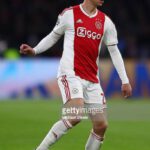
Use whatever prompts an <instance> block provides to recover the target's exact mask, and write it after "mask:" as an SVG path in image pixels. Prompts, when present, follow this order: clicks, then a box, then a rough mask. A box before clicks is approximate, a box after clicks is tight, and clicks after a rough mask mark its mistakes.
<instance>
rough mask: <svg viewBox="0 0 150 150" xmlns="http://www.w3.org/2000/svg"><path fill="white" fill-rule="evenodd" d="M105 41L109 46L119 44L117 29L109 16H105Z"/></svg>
mask: <svg viewBox="0 0 150 150" xmlns="http://www.w3.org/2000/svg"><path fill="white" fill-rule="evenodd" d="M103 41H104V43H105V44H106V45H107V46H110V45H115V44H118V38H117V31H116V27H115V25H114V23H113V22H112V21H111V19H110V18H109V17H107V16H105V24H104V38H103Z"/></svg>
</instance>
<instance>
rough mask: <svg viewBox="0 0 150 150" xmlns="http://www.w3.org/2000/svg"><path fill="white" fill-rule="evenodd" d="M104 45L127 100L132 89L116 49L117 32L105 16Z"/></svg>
mask: <svg viewBox="0 0 150 150" xmlns="http://www.w3.org/2000/svg"><path fill="white" fill-rule="evenodd" d="M104 43H105V44H106V45H107V48H108V51H109V53H110V56H111V59H112V62H113V64H114V66H115V68H116V70H117V72H118V74H119V77H120V79H121V81H122V87H121V90H122V94H123V96H124V97H125V98H127V97H129V96H131V95H132V88H131V85H130V83H129V79H128V77H127V74H126V70H125V66H124V62H123V58H122V56H121V54H120V51H119V49H118V47H117V44H118V39H117V31H116V28H115V25H114V24H113V22H112V21H111V20H110V18H108V17H107V16H106V20H105V28H104Z"/></svg>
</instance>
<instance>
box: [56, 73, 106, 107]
mask: <svg viewBox="0 0 150 150" xmlns="http://www.w3.org/2000/svg"><path fill="white" fill-rule="evenodd" d="M58 85H59V88H60V91H61V94H62V98H63V103H64V104H65V103H66V102H67V101H68V100H70V99H75V98H82V99H84V103H87V104H101V105H103V106H105V105H106V99H105V96H104V92H103V90H102V88H101V86H100V84H99V83H92V82H90V81H87V80H84V79H81V78H80V77H78V76H66V75H64V76H61V77H59V78H58Z"/></svg>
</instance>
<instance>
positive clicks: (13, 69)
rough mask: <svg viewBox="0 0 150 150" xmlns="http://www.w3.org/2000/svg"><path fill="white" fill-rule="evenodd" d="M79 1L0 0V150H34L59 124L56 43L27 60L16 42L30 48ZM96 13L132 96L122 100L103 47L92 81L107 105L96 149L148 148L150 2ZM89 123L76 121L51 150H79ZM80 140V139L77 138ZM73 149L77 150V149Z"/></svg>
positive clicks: (113, 1)
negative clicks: (111, 32) (111, 26)
mask: <svg viewBox="0 0 150 150" xmlns="http://www.w3.org/2000/svg"><path fill="white" fill-rule="evenodd" d="M80 2H82V0H0V150H10V149H11V150H31V149H35V148H36V147H37V145H38V144H39V143H40V142H41V140H42V139H43V137H44V136H45V135H46V133H47V131H48V130H49V128H50V126H52V125H53V124H54V123H55V122H56V121H57V120H58V119H60V117H61V107H62V101H61V95H60V91H59V88H58V85H57V79H56V75H57V69H58V65H59V61H60V57H61V55H62V44H63V38H62V39H61V40H60V41H59V42H58V43H57V44H56V45H55V46H53V47H52V48H51V49H50V50H48V51H46V52H44V53H42V54H40V55H37V56H35V57H29V56H24V55H20V54H19V47H20V45H21V44H22V43H28V44H30V45H31V46H33V47H34V46H35V45H36V44H37V43H38V42H39V41H40V40H41V39H42V38H43V37H45V36H46V35H47V34H48V33H50V32H51V30H52V29H53V27H54V26H55V24H56V21H57V16H58V15H59V13H61V12H62V10H63V9H64V8H66V7H69V6H72V5H76V4H79V3H80ZM100 10H102V11H104V12H105V13H106V14H107V15H108V16H110V18H111V19H112V20H113V22H114V23H115V25H116V28H117V31H118V39H119V44H118V46H119V49H120V51H121V54H122V56H123V58H124V61H125V66H126V69H127V73H128V76H129V78H130V82H131V84H132V87H133V96H132V97H131V98H130V99H129V100H124V99H123V98H122V96H121V92H120V90H121V82H120V79H119V77H118V74H117V72H116V70H115V68H114V66H113V65H112V62H111V59H110V56H109V53H108V50H107V48H106V47H105V46H104V45H103V46H102V50H101V54H100V79H101V84H102V87H103V90H104V92H105V95H106V97H107V100H108V103H107V104H108V108H109V109H108V117H109V128H108V130H107V133H106V139H105V142H104V145H103V147H102V148H103V150H108V149H111V150H120V149H121V150H126V149H128V150H135V149H136V150H141V148H142V150H149V149H150V142H149V141H150V136H149V133H150V109H149V108H150V107H149V106H150V103H149V102H150V13H149V10H150V0H105V4H104V6H103V7H101V8H100ZM90 130H91V124H90V122H88V120H84V121H82V122H81V124H80V125H78V126H77V127H76V128H74V129H72V130H71V131H70V132H69V134H67V135H66V136H64V138H63V139H62V140H60V141H59V142H58V143H57V144H56V145H54V147H52V150H60V149H61V150H70V149H71V150H77V149H78V150H83V149H84V145H85V142H86V140H87V138H88V136H89V131H90ZM79 135H80V137H79ZM77 143H78V144H77Z"/></svg>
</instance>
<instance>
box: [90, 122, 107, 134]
mask: <svg viewBox="0 0 150 150" xmlns="http://www.w3.org/2000/svg"><path fill="white" fill-rule="evenodd" d="M107 128H108V123H107V122H106V121H105V122H97V123H95V124H94V126H93V130H94V132H95V133H100V132H105V131H106V129H107Z"/></svg>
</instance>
